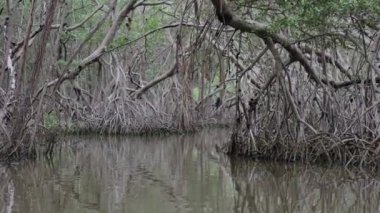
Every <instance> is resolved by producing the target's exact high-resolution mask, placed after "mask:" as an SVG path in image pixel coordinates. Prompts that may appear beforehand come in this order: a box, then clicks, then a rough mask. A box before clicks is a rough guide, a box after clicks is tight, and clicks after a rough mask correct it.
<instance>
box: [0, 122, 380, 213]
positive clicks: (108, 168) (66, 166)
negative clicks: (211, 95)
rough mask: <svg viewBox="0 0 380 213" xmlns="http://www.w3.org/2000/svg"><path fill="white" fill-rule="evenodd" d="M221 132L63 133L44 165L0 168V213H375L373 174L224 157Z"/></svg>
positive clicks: (379, 207)
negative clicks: (219, 148) (218, 147)
mask: <svg viewBox="0 0 380 213" xmlns="http://www.w3.org/2000/svg"><path fill="white" fill-rule="evenodd" d="M228 136H229V132H228V130H226V129H219V130H215V129H214V130H205V131H202V132H199V133H196V134H192V135H175V136H165V137H102V136H86V137H84V136H81V137H70V138H65V139H64V140H63V145H62V147H60V148H59V149H57V151H56V152H55V156H54V159H52V160H51V161H47V160H44V159H40V160H37V161H36V162H29V163H23V164H20V165H14V166H12V167H10V168H9V167H1V168H0V212H19V213H27V212H36V213H53V212H67V213H74V212H78V213H79V212H80V213H84V212H132V213H139V212H142V213H150V212H152V213H159V212H162V213H171V212H196V213H202V212H221V213H223V212H328V213H331V212H339V213H340V212H380V184H379V183H380V182H379V180H378V179H377V178H374V177H371V176H369V175H367V174H366V173H365V172H353V171H347V170H345V169H344V168H343V167H334V168H324V167H320V166H302V165H299V164H283V163H267V162H256V161H252V160H247V159H233V160H231V159H229V158H228V157H226V156H224V155H221V154H218V153H217V152H216V151H215V145H216V144H220V143H224V142H225V141H226V140H228Z"/></svg>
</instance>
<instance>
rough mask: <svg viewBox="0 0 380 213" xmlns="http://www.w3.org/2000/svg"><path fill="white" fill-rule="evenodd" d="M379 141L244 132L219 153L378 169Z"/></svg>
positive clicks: (331, 136)
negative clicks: (268, 136)
mask: <svg viewBox="0 0 380 213" xmlns="http://www.w3.org/2000/svg"><path fill="white" fill-rule="evenodd" d="M379 144H380V143H379V141H372V142H371V141H367V140H364V139H358V138H356V137H354V136H347V135H346V136H345V137H344V138H338V137H336V136H334V135H331V134H317V135H314V136H312V137H310V138H308V139H307V140H305V141H302V142H297V141H295V140H289V139H283V140H273V141H268V140H265V139H264V138H259V137H257V138H256V139H255V140H253V139H252V137H250V136H249V135H248V134H246V133H240V134H239V133H234V134H233V135H232V137H231V140H230V141H229V143H227V144H225V145H224V147H223V148H222V151H223V152H224V153H226V154H228V155H233V156H236V155H237V156H248V157H252V158H256V159H269V160H277V161H287V162H295V161H301V162H304V163H329V164H333V163H339V164H342V165H344V166H352V165H355V166H360V167H370V168H372V169H378V167H379V163H380V161H379V155H378V154H379V153H378V152H379V151H378V147H379Z"/></svg>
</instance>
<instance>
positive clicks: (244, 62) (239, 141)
mask: <svg viewBox="0 0 380 213" xmlns="http://www.w3.org/2000/svg"><path fill="white" fill-rule="evenodd" d="M0 20H1V35H0V45H1V47H2V49H1V52H0V58H1V59H0V67H1V72H0V93H1V100H0V133H1V134H0V135H1V142H0V155H1V157H2V158H3V159H9V158H16V159H18V158H22V157H25V156H30V155H34V154H35V150H36V149H37V148H38V147H39V146H42V145H43V144H44V143H42V142H41V141H42V139H41V138H50V139H49V140H50V141H52V140H54V134H55V133H56V132H59V131H91V132H98V133H115V134H116V133H147V132H161V131H180V132H182V131H193V130H195V129H196V128H197V127H199V126H202V125H206V124H232V125H233V133H232V136H231V141H230V143H228V144H226V146H224V147H223V150H224V151H225V152H227V153H229V154H234V155H235V154H237V155H245V156H251V157H256V158H270V159H278V160H286V161H295V160H301V161H307V162H315V161H329V162H337V161H338V162H342V163H344V164H358V165H361V166H375V167H376V166H377V165H378V162H379V159H378V157H377V156H378V154H379V152H380V143H379V141H380V140H379V138H380V134H379V133H380V115H379V113H380V111H379V109H380V108H379V103H380V101H379V100H380V99H379V91H380V89H379V85H378V84H379V83H380V54H379V49H380V34H379V30H380V4H379V2H378V0H339V1H338V0H337V1H326V0H322V1H304V0H297V1H288V0H276V1H275V0H270V1H260V0H239V1H225V0H181V1H172V0H162V1H158V0H119V1H117V0H81V1H76V0H50V1H46V0H41V1H37V0H31V1H12V0H6V1H3V2H0ZM48 147H50V146H48Z"/></svg>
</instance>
